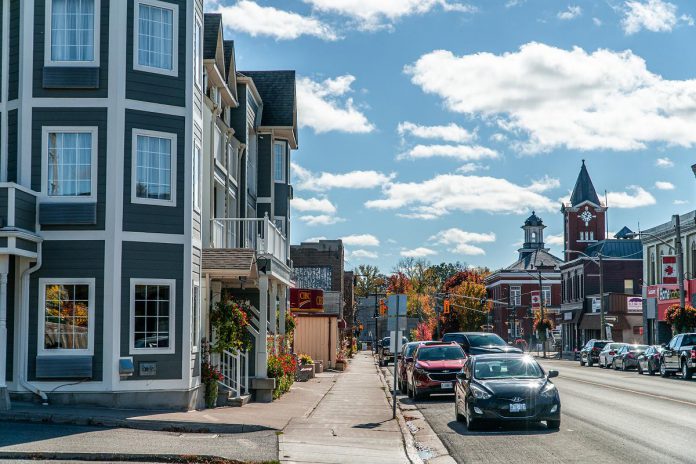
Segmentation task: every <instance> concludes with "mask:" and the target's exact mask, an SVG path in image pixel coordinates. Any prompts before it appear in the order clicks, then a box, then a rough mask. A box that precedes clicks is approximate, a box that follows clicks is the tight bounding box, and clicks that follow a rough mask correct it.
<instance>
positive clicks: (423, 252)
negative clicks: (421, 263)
mask: <svg viewBox="0 0 696 464" xmlns="http://www.w3.org/2000/svg"><path fill="white" fill-rule="evenodd" d="M436 254H437V251H435V250H431V249H430V248H425V247H418V248H414V249H412V250H401V256H403V257H404V258H425V257H426V256H432V255H436Z"/></svg>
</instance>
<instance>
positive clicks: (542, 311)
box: [537, 266, 546, 358]
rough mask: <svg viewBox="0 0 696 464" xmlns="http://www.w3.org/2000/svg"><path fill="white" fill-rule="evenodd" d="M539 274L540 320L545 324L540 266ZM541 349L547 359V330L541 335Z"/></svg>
mask: <svg viewBox="0 0 696 464" xmlns="http://www.w3.org/2000/svg"><path fill="white" fill-rule="evenodd" d="M537 272H538V273H539V303H540V306H539V308H540V311H541V315H540V319H539V322H540V323H543V322H544V288H543V287H542V285H541V269H540V267H539V266H537ZM541 348H542V349H543V353H544V354H543V356H542V357H543V358H546V329H544V331H543V332H542V335H541Z"/></svg>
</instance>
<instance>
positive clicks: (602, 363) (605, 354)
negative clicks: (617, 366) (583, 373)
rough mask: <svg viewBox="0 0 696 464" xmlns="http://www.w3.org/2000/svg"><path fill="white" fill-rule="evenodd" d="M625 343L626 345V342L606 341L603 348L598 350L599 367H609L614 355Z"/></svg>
mask: <svg viewBox="0 0 696 464" xmlns="http://www.w3.org/2000/svg"><path fill="white" fill-rule="evenodd" d="M626 345H628V343H616V342H612V343H607V344H606V345H605V346H604V349H603V350H602V351H600V352H599V367H606V368H609V367H611V365H612V363H613V362H614V356H616V354H617V353H618V352H619V350H620V349H621V348H622V347H624V346H626Z"/></svg>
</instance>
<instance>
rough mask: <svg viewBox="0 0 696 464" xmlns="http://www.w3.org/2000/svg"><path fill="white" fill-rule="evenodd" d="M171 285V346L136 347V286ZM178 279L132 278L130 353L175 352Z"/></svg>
mask: <svg viewBox="0 0 696 464" xmlns="http://www.w3.org/2000/svg"><path fill="white" fill-rule="evenodd" d="M136 285H169V347H168V348H136V347H135V286H136ZM175 316H176V279H131V280H130V333H129V338H130V342H129V354H131V355H137V354H174V353H175V351H176V340H175V338H174V336H175V334H176V330H175V328H176V317H175Z"/></svg>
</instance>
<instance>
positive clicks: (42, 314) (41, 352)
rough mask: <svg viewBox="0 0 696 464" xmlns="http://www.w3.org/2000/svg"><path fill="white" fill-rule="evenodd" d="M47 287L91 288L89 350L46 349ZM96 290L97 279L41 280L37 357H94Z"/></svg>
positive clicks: (88, 328)
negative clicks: (70, 286) (72, 286)
mask: <svg viewBox="0 0 696 464" xmlns="http://www.w3.org/2000/svg"><path fill="white" fill-rule="evenodd" d="M46 285H88V286H89V297H88V302H87V304H88V305H89V307H88V308H87V318H88V319H87V320H88V326H87V349H86V350H84V349H75V350H70V349H63V348H60V349H57V350H47V349H46V348H45V347H44V335H45V330H46ZM94 289H95V279H94V278H83V279H63V278H61V279H51V278H42V279H39V321H38V322H39V327H38V330H39V332H38V336H37V337H36V338H37V348H38V349H37V352H36V353H37V355H38V356H94V325H95V323H96V321H95V320H94V317H95V316H94V302H95V299H94Z"/></svg>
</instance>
